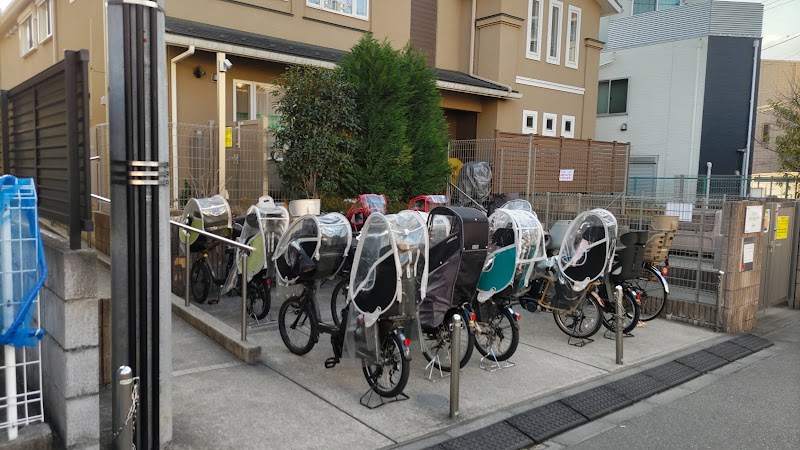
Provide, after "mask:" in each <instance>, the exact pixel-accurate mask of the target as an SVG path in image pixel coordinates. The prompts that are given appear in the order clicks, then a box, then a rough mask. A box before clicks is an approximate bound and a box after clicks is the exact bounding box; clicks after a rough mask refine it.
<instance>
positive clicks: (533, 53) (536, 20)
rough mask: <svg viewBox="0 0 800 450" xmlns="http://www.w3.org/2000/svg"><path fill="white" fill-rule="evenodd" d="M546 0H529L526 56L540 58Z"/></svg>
mask: <svg viewBox="0 0 800 450" xmlns="http://www.w3.org/2000/svg"><path fill="white" fill-rule="evenodd" d="M543 8H544V0H528V46H527V48H526V49H525V56H526V57H528V58H530V59H535V60H537V61H538V60H539V59H540V58H541V48H542V26H541V23H542V22H541V20H542V10H543Z"/></svg>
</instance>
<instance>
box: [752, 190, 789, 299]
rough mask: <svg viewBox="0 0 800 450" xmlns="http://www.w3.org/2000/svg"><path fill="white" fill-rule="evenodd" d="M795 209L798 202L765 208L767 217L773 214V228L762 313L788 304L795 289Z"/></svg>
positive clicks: (766, 249)
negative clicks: (793, 272) (791, 283)
mask: <svg viewBox="0 0 800 450" xmlns="http://www.w3.org/2000/svg"><path fill="white" fill-rule="evenodd" d="M795 209H796V203H794V202H783V203H767V205H766V206H765V207H764V211H765V214H769V228H768V229H767V232H766V236H764V239H765V241H764V246H763V247H764V249H763V257H764V260H763V261H764V263H763V264H762V266H761V270H762V272H761V295H760V299H759V305H758V306H759V309H764V308H768V307H770V306H776V305H784V304H786V302H787V301H788V300H789V295H790V292H791V290H792V289H794V286H790V281H791V280H790V278H791V273H792V271H793V270H794V269H795V265H794V264H793V261H792V256H794V254H793V253H794V252H793V249H794V247H796V246H797V233H796V231H795V230H796V229H797V227H796V225H795Z"/></svg>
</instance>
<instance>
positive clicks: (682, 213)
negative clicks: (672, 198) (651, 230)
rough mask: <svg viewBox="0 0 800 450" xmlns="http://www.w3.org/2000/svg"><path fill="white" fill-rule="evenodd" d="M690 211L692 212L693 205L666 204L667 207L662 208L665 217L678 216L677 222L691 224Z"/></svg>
mask: <svg viewBox="0 0 800 450" xmlns="http://www.w3.org/2000/svg"><path fill="white" fill-rule="evenodd" d="M692 211H694V205H693V204H691V203H672V202H668V203H667V207H666V208H664V214H665V215H667V216H678V220H679V221H681V222H691V221H692Z"/></svg>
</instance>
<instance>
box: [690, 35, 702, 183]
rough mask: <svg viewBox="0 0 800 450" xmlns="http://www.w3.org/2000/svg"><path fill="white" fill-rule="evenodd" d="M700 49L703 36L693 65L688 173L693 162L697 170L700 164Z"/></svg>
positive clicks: (698, 44)
mask: <svg viewBox="0 0 800 450" xmlns="http://www.w3.org/2000/svg"><path fill="white" fill-rule="evenodd" d="M702 51H703V38H700V40H699V41H698V42H697V60H696V61H695V66H694V102H693V104H692V142H691V147H690V150H689V173H692V165H693V164H694V165H695V168H694V170H697V169H698V168H699V166H700V155H699V152H698V151H697V101H698V100H697V96H698V94H699V93H700V58H701V57H702V55H703V54H702ZM695 153H698V155H697V164H695V163H694V161H695Z"/></svg>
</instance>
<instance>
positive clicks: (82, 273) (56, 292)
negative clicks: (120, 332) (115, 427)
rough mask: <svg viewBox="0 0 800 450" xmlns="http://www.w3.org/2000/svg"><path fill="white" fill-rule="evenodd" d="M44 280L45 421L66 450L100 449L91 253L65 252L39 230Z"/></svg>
mask: <svg viewBox="0 0 800 450" xmlns="http://www.w3.org/2000/svg"><path fill="white" fill-rule="evenodd" d="M42 239H43V241H44V250H45V259H46V261H47V271H48V275H47V280H46V281H45V284H44V288H43V289H42V291H41V294H40V295H41V296H40V298H41V301H42V311H43V320H42V325H43V327H44V329H45V337H44V339H43V341H42V390H43V395H44V407H45V419H46V420H47V422H49V423H50V425H51V426H52V428H53V430H54V431H55V432H57V433H58V434H59V435H60V436H61V439H62V441H63V442H64V444H65V445H66V447H67V448H70V449H72V448H81V449H83V448H99V442H100V397H99V384H100V382H99V361H100V350H99V343H100V338H99V323H98V322H99V320H98V319H99V314H98V308H99V302H98V275H97V256H96V254H95V251H94V250H90V249H81V250H70V249H69V244H68V242H67V240H66V239H64V238H62V237H61V236H57V235H55V234H53V233H49V232H47V231H44V230H43V231H42Z"/></svg>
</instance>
